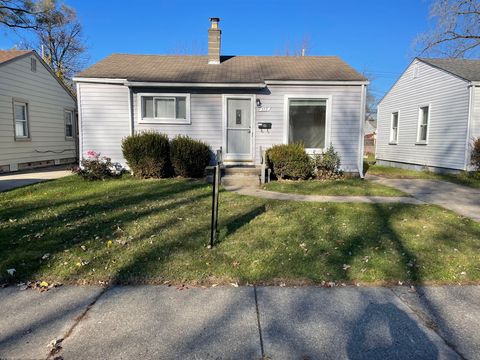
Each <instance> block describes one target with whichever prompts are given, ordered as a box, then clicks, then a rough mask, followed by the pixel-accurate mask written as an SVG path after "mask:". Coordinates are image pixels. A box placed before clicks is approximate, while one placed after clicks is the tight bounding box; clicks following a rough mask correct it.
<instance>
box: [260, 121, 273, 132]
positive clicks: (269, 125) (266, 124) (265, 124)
mask: <svg viewBox="0 0 480 360" xmlns="http://www.w3.org/2000/svg"><path fill="white" fill-rule="evenodd" d="M258 128H259V129H260V130H269V129H271V128H272V123H271V122H261V123H258Z"/></svg>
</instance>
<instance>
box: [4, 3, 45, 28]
mask: <svg viewBox="0 0 480 360" xmlns="http://www.w3.org/2000/svg"><path fill="white" fill-rule="evenodd" d="M37 15H38V9H37V6H36V2H34V1H31V0H0V24H3V25H5V26H7V27H9V28H12V29H35V28H36V26H37V24H36V16H37Z"/></svg>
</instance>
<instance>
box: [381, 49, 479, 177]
mask: <svg viewBox="0 0 480 360" xmlns="http://www.w3.org/2000/svg"><path fill="white" fill-rule="evenodd" d="M478 137H480V60H464V59H424V58H417V59H415V60H414V61H413V62H412V63H411V64H410V66H409V67H408V68H407V70H406V71H405V72H404V73H403V75H402V76H401V77H400V79H399V80H398V81H397V82H396V83H395V84H394V85H393V87H392V88H391V89H390V91H389V92H388V93H387V94H386V95H385V97H384V98H383V99H382V100H381V101H380V103H379V105H378V113H377V149H376V158H377V163H378V164H381V165H388V166H396V167H403V168H411V169H422V168H428V169H430V170H432V171H439V172H442V171H443V172H448V171H459V170H469V169H470V153H471V146H472V143H473V141H474V139H476V138H478Z"/></svg>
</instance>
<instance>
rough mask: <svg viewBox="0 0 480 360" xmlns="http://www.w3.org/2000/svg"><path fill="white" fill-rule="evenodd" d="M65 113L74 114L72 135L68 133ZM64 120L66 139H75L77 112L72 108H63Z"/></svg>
mask: <svg viewBox="0 0 480 360" xmlns="http://www.w3.org/2000/svg"><path fill="white" fill-rule="evenodd" d="M65 113H71V114H72V136H68V135H67V119H66V117H65ZM63 121H64V126H65V127H64V130H65V139H66V140H73V138H74V137H75V112H74V111H73V110H72V109H64V110H63Z"/></svg>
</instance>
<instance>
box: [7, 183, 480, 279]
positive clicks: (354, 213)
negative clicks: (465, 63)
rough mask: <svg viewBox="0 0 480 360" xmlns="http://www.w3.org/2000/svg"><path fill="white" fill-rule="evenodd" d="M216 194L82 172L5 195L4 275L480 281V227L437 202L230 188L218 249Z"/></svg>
mask: <svg viewBox="0 0 480 360" xmlns="http://www.w3.org/2000/svg"><path fill="white" fill-rule="evenodd" d="M210 196H211V188H210V186H208V185H206V184H204V183H203V182H200V181H189V180H178V179H168V180H134V179H131V178H128V177H127V178H123V179H119V180H109V181H104V182H87V181H84V180H82V179H80V178H78V177H75V176H70V177H67V178H63V179H60V180H55V181H51V182H48V183H43V184H38V185H34V186H29V187H26V188H23V189H17V190H13V191H10V192H7V193H1V194H0V254H1V256H0V282H3V281H11V282H18V281H21V280H32V279H36V280H46V281H49V282H51V281H61V282H64V283H67V282H71V283H98V282H99V281H102V282H104V281H108V282H118V283H164V282H165V281H169V282H171V283H188V284H220V283H224V284H228V283H237V282H238V283H240V284H245V283H277V284H278V283H281V282H285V283H287V284H302V283H320V282H322V281H338V282H348V283H350V282H351V283H355V282H360V283H370V284H381V283H396V282H397V281H407V282H409V281H410V282H425V283H431V282H434V283H468V282H479V281H480V266H479V263H480V224H479V223H475V222H474V221H471V220H469V219H466V218H462V217H459V216H458V215H456V214H454V213H453V212H450V211H447V210H443V209H442V208H439V207H437V206H429V205H422V206H415V205H402V204H397V205H395V204H381V205H380V204H358V203H348V204H334V203H307V202H286V201H270V200H263V199H257V198H253V197H247V196H241V195H238V194H235V193H229V192H222V193H221V195H220V196H221V197H220V199H221V202H220V219H219V221H220V224H219V226H220V236H219V237H220V240H219V243H218V244H217V245H216V246H215V247H214V249H211V250H210V249H208V248H207V244H208V241H209V236H210V206H211V197H210ZM12 268H14V269H16V273H15V276H14V277H12V276H10V275H8V273H7V269H12Z"/></svg>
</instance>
